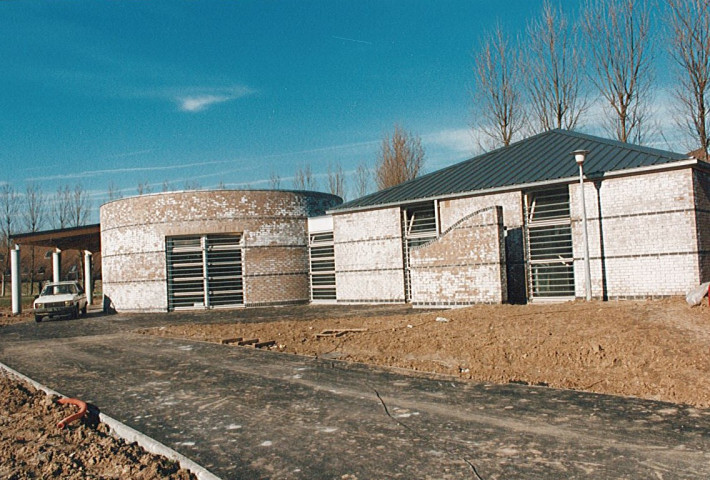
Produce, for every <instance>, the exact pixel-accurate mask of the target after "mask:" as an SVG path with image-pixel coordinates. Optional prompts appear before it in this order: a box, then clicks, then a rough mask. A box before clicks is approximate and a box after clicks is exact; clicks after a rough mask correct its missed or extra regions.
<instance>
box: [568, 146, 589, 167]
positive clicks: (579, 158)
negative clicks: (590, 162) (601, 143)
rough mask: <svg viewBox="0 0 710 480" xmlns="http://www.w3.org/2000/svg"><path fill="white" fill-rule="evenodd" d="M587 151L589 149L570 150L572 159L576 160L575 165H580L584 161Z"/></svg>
mask: <svg viewBox="0 0 710 480" xmlns="http://www.w3.org/2000/svg"><path fill="white" fill-rule="evenodd" d="M588 153H589V150H575V151H574V152H572V155H574V161H575V162H577V165H580V166H581V165H582V164H583V163H584V160H585V158H587V154H588Z"/></svg>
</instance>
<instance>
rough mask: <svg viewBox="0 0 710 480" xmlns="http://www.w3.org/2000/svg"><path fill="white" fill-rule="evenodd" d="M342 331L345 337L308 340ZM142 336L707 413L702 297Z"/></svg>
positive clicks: (709, 370)
mask: <svg viewBox="0 0 710 480" xmlns="http://www.w3.org/2000/svg"><path fill="white" fill-rule="evenodd" d="M348 329H352V330H354V331H350V332H347V331H346V332H335V333H332V334H330V335H327V334H326V335H318V334H320V333H321V332H323V331H325V330H348ZM362 329H366V330H365V331H358V330H362ZM142 333H147V334H153V335H162V336H170V337H184V338H191V339H198V340H204V341H210V342H217V343H221V342H223V341H229V340H234V339H236V338H243V339H257V338H258V339H259V341H260V342H269V341H274V342H275V343H274V345H273V346H271V347H268V348H270V349H273V350H278V351H282V352H288V353H293V354H300V355H312V356H319V357H325V358H329V359H339V360H346V361H353V362H364V363H371V364H377V365H384V366H393V367H401V368H405V369H411V370H417V371H426V372H434V373H442V374H449V375H455V376H457V377H460V378H463V379H470V380H473V381H477V382H498V383H500V382H503V383H505V382H521V383H530V384H541V385H549V386H551V387H556V388H569V389H576V390H586V391H591V392H598V393H606V394H615V395H628V396H636V397H642V398H648V399H654V400H663V401H669V402H675V403H681V404H690V405H694V406H698V407H710V383H708V381H707V379H708V378H710V361H708V359H709V358H710V309H709V308H708V306H707V301H705V302H704V303H703V305H701V306H699V307H693V308H691V307H689V306H688V305H687V304H686V303H685V301H684V299H682V298H674V299H663V300H648V301H623V302H597V301H594V302H589V303H588V302H571V303H562V304H547V305H539V304H538V305H523V306H518V305H482V306H475V307H471V308H465V309H459V310H442V311H438V312H433V313H432V312H429V313H421V314H417V313H414V314H410V315H401V316H382V317H358V316H351V317H343V318H321V319H313V320H310V319H309V320H301V321H299V320H290V321H278V322H268V323H249V324H245V323H236V322H235V323H233V324H211V325H183V326H171V327H161V328H159V329H151V330H143V331H142ZM225 348H237V347H228V346H225Z"/></svg>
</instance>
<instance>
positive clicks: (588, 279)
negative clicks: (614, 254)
mask: <svg viewBox="0 0 710 480" xmlns="http://www.w3.org/2000/svg"><path fill="white" fill-rule="evenodd" d="M588 153H589V150H575V151H574V152H572V155H574V160H575V161H576V162H577V165H579V190H580V192H581V195H582V230H583V232H584V289H585V293H586V299H587V301H590V300H591V299H592V274H591V269H590V267H589V233H588V232H587V202H585V200H584V167H583V165H584V160H585V159H586V158H587V154H588Z"/></svg>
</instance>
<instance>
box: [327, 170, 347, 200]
mask: <svg viewBox="0 0 710 480" xmlns="http://www.w3.org/2000/svg"><path fill="white" fill-rule="evenodd" d="M328 190H330V193H332V194H333V195H337V196H339V197H340V198H342V199H343V200H345V174H344V173H343V166H342V165H341V164H340V163H337V164H336V165H335V167H332V166H331V165H330V164H328Z"/></svg>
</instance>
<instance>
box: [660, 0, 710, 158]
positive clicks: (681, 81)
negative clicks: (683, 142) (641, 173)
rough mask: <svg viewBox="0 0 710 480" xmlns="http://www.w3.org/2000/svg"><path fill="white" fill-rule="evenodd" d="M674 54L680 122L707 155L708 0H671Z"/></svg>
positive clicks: (709, 86)
mask: <svg viewBox="0 0 710 480" xmlns="http://www.w3.org/2000/svg"><path fill="white" fill-rule="evenodd" d="M668 4H669V6H670V10H671V21H670V28H671V32H670V33H671V43H670V50H671V55H672V57H673V59H674V60H675V63H676V82H677V83H676V89H675V98H676V107H677V110H678V112H679V118H678V119H677V120H678V123H679V125H680V126H681V127H682V128H683V129H684V130H685V131H686V132H687V133H688V134H689V135H690V137H691V138H692V144H691V146H690V148H691V149H692V150H696V149H700V150H701V152H702V157H703V158H704V159H707V156H708V147H710V116H709V115H710V114H709V113H708V109H709V108H710V105H708V104H709V103H710V98H709V97H710V92H709V89H710V6H708V2H707V1H706V0H668Z"/></svg>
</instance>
